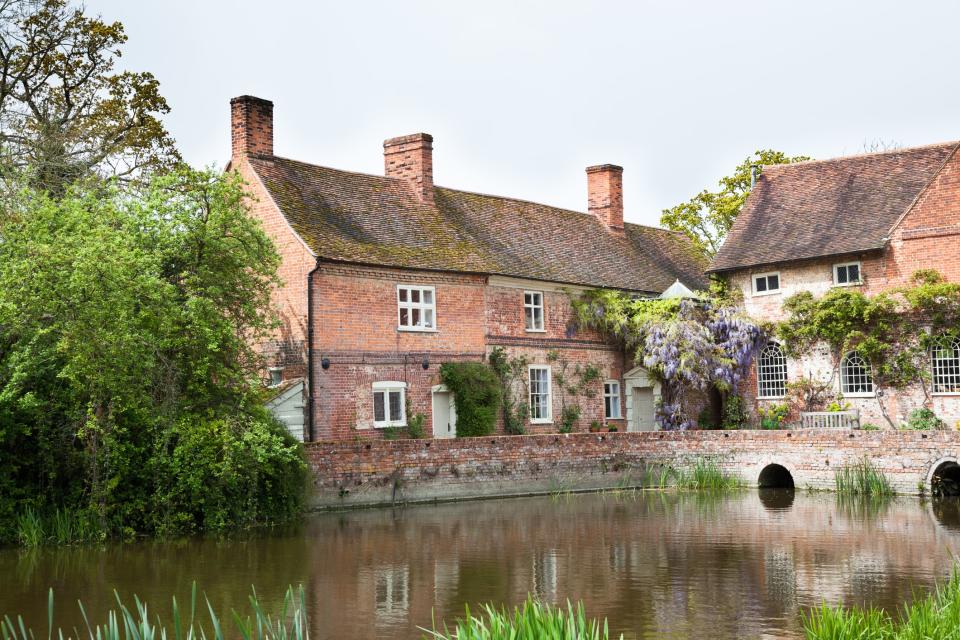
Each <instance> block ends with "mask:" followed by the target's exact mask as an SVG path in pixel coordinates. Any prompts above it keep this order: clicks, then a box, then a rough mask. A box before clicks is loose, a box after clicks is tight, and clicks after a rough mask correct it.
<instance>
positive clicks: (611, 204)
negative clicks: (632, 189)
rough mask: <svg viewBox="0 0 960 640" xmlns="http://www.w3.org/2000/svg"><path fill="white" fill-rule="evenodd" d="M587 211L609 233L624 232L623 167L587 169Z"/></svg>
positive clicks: (602, 165)
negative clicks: (595, 217)
mask: <svg viewBox="0 0 960 640" xmlns="http://www.w3.org/2000/svg"><path fill="white" fill-rule="evenodd" d="M587 210H588V211H590V213H592V214H593V215H595V216H597V219H599V220H600V222H602V223H603V225H604V226H605V227H606V228H607V229H608V230H609V231H616V232H623V167H618V166H617V165H615V164H600V165H596V166H593V167H587Z"/></svg>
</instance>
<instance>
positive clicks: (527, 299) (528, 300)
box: [523, 293, 533, 304]
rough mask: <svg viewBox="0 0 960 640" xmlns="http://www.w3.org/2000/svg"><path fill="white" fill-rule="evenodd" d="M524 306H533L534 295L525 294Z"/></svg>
mask: <svg viewBox="0 0 960 640" xmlns="http://www.w3.org/2000/svg"><path fill="white" fill-rule="evenodd" d="M523 304H533V294H532V293H525V294H523Z"/></svg>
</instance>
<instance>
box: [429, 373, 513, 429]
mask: <svg viewBox="0 0 960 640" xmlns="http://www.w3.org/2000/svg"><path fill="white" fill-rule="evenodd" d="M440 380H441V381H443V384H445V385H447V388H448V389H450V391H452V392H453V399H454V404H455V405H456V407H457V436H458V437H461V436H463V437H473V436H485V435H487V434H489V433H491V432H492V431H493V429H494V427H495V426H496V424H497V412H498V411H499V410H500V380H499V379H498V377H497V374H496V373H495V372H494V370H493V368H491V367H490V366H489V365H487V364H485V363H483V362H446V363H444V364H442V365H440Z"/></svg>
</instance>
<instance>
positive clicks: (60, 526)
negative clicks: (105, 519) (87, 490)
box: [16, 507, 106, 547]
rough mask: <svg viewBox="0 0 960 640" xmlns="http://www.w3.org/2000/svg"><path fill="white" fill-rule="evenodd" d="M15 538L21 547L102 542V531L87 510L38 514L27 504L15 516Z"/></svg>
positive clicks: (93, 516)
mask: <svg viewBox="0 0 960 640" xmlns="http://www.w3.org/2000/svg"><path fill="white" fill-rule="evenodd" d="M16 525H17V542H19V544H20V546H23V547H39V546H42V545H45V544H56V545H70V544H89V543H93V542H102V541H103V539H104V536H105V535H106V532H105V531H104V530H103V528H102V527H101V526H100V523H99V521H98V520H97V519H96V517H95V514H94V513H92V512H91V511H89V510H85V511H77V510H74V509H55V510H54V511H53V512H52V513H47V514H40V513H38V512H37V511H36V510H34V509H33V508H32V507H27V508H26V509H25V510H24V511H23V512H22V513H21V514H20V515H19V516H18V517H17V522H16Z"/></svg>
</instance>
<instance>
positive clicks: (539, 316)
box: [533, 307, 543, 329]
mask: <svg viewBox="0 0 960 640" xmlns="http://www.w3.org/2000/svg"><path fill="white" fill-rule="evenodd" d="M533 328H534V329H543V309H542V308H541V307H535V308H534V309H533Z"/></svg>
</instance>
